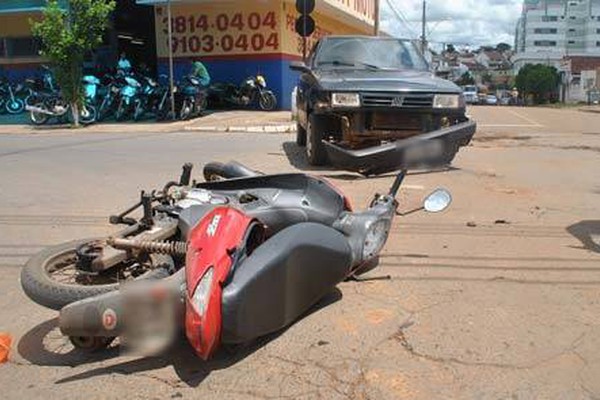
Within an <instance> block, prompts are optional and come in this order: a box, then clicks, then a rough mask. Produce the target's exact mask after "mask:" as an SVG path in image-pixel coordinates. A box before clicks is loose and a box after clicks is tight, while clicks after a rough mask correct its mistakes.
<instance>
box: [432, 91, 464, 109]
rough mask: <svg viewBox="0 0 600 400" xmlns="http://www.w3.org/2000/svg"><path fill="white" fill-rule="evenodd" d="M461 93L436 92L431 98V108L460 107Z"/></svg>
mask: <svg viewBox="0 0 600 400" xmlns="http://www.w3.org/2000/svg"><path fill="white" fill-rule="evenodd" d="M461 98H462V96H461V95H458V94H436V95H435V97H434V98H433V108H460V107H461V103H464V100H463V101H462V102H461Z"/></svg>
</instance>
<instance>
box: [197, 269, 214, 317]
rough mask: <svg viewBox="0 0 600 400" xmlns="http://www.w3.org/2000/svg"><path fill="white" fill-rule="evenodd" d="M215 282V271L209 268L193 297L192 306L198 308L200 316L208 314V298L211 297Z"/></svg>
mask: <svg viewBox="0 0 600 400" xmlns="http://www.w3.org/2000/svg"><path fill="white" fill-rule="evenodd" d="M212 280H213V269H212V267H211V268H209V269H208V270H207V271H206V272H205V273H204V276H203V277H202V279H200V282H199V283H198V286H196V290H194V295H193V296H192V304H193V305H194V307H195V308H196V311H198V313H199V314H200V315H204V313H205V312H206V306H207V305H208V297H209V296H210V287H211V285H212Z"/></svg>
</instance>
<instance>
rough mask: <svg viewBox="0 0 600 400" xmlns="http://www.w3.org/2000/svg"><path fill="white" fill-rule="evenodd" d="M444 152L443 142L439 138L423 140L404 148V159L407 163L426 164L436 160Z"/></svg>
mask: <svg viewBox="0 0 600 400" xmlns="http://www.w3.org/2000/svg"><path fill="white" fill-rule="evenodd" d="M443 154H444V143H443V142H442V141H441V140H424V141H420V142H417V143H415V144H413V145H411V146H409V147H407V148H406V149H405V150H404V159H405V161H406V162H409V163H416V164H421V163H424V164H428V163H432V162H436V161H437V160H438V159H439V158H440V157H441V156H442V155H443Z"/></svg>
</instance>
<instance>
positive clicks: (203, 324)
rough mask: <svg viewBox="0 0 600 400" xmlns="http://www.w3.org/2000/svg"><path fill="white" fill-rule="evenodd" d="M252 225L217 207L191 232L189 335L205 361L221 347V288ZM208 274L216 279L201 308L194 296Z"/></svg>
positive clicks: (243, 217)
mask: <svg viewBox="0 0 600 400" xmlns="http://www.w3.org/2000/svg"><path fill="white" fill-rule="evenodd" d="M252 223H253V219H252V218H251V217H249V216H247V215H245V214H243V213H242V212H240V211H238V210H236V209H234V208H231V207H217V208H215V209H213V210H212V211H210V212H209V213H207V214H206V215H205V217H204V218H202V220H201V221H200V222H199V223H198V224H197V225H196V227H195V228H194V229H193V230H192V231H191V233H190V236H189V244H188V251H187V256H186V267H185V268H186V285H187V290H186V317H185V332H186V336H187V338H188V340H189V342H190V344H191V345H192V347H193V348H194V350H195V352H196V353H197V354H198V356H200V357H201V358H203V359H208V358H209V357H210V355H212V354H213V352H214V351H215V350H216V349H217V347H218V346H219V344H220V337H221V288H222V286H223V285H224V282H225V281H226V280H227V277H228V275H229V273H230V271H231V268H232V266H233V264H234V255H235V253H236V251H238V250H240V248H241V247H242V244H243V240H244V237H245V236H246V232H247V231H248V230H249V229H250V227H251V225H252ZM207 273H210V274H211V276H212V279H211V280H210V282H209V283H208V285H209V286H208V296H207V298H206V299H204V301H203V302H202V305H199V303H198V301H197V300H195V299H194V294H195V292H196V290H199V284H200V282H201V280H202V279H203V277H205V275H207ZM200 308H203V309H200Z"/></svg>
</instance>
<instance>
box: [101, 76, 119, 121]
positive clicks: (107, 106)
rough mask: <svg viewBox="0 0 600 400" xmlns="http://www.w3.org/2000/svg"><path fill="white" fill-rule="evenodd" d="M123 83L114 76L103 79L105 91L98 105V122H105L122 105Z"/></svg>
mask: <svg viewBox="0 0 600 400" xmlns="http://www.w3.org/2000/svg"><path fill="white" fill-rule="evenodd" d="M123 85H124V84H123V83H122V82H121V81H120V80H118V79H116V78H115V77H114V76H112V75H105V76H104V77H103V85H102V87H103V90H102V95H101V98H100V99H99V100H100V104H99V105H98V121H104V120H105V119H106V118H108V117H110V116H111V115H113V114H114V113H115V112H116V110H117V107H118V105H119V103H120V99H121V97H120V93H121V88H122V87H123Z"/></svg>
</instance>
